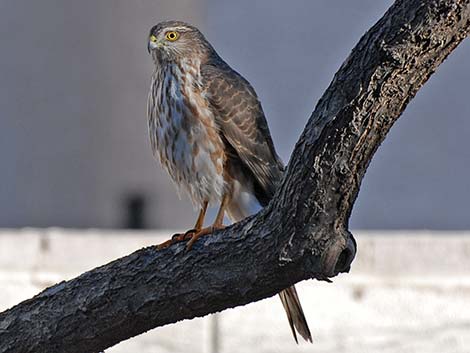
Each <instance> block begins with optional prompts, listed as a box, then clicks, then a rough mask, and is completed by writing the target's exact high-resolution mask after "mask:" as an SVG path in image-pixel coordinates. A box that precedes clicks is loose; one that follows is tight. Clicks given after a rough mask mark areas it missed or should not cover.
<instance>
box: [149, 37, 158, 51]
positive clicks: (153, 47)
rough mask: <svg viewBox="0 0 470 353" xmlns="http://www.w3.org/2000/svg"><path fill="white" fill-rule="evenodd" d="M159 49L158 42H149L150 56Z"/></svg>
mask: <svg viewBox="0 0 470 353" xmlns="http://www.w3.org/2000/svg"><path fill="white" fill-rule="evenodd" d="M157 48H158V44H157V43H156V42H152V41H150V40H149V42H148V43H147V50H148V52H149V54H150V52H151V51H152V50H154V49H157Z"/></svg>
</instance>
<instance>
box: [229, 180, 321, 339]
mask: <svg viewBox="0 0 470 353" xmlns="http://www.w3.org/2000/svg"><path fill="white" fill-rule="evenodd" d="M237 184H238V183H237ZM237 184H235V186H234V190H233V191H234V192H233V194H232V198H231V200H230V202H229V204H228V205H227V215H228V217H229V218H230V219H231V220H232V221H233V222H238V221H240V220H242V219H243V218H245V217H248V216H250V215H252V214H254V213H256V212H258V211H259V210H260V209H261V205H260V203H259V202H258V200H257V199H256V197H255V196H254V195H253V193H252V192H251V190H246V189H244V188H243V187H242V186H241V185H240V184H238V185H237ZM279 297H280V298H281V302H282V305H283V306H284V309H285V310H286V314H287V319H288V320H289V325H290V328H291V330H292V334H293V336H294V339H295V341H296V342H297V343H299V341H298V340H297V334H296V331H297V332H298V333H299V334H300V336H302V337H303V339H304V340H305V341H310V342H312V335H311V334H310V329H309V328H308V324H307V320H306V318H305V315H304V311H303V310H302V305H300V300H299V296H298V295H297V291H296V290H295V286H292V287H289V288H287V289H284V290H283V291H281V292H280V293H279Z"/></svg>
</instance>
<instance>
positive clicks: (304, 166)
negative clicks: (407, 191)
mask: <svg viewBox="0 0 470 353" xmlns="http://www.w3.org/2000/svg"><path fill="white" fill-rule="evenodd" d="M469 1H470V0H466V1H464V0H442V1H438V0H427V1H425V0H406V1H405V0H400V1H397V2H396V3H395V4H394V5H393V6H392V7H391V8H390V9H389V10H388V11H387V12H386V13H385V15H384V16H383V17H382V19H380V20H379V21H378V22H377V23H376V24H375V25H374V26H373V27H372V28H371V29H370V30H369V31H368V32H367V33H366V34H365V35H364V36H363V37H362V39H361V40H360V41H359V43H358V44H357V46H356V47H355V48H354V49H353V51H352V53H351V54H350V56H349V57H348V58H347V59H346V61H345V63H344V64H343V65H342V66H341V68H340V70H339V71H338V72H337V73H336V75H335V77H334V79H333V81H332V83H331V84H330V86H329V87H328V89H327V90H326V92H325V94H324V95H323V97H322V98H321V99H320V101H319V102H318V104H317V106H316V108H315V110H314V112H313V113H312V116H311V117H310V119H309V121H308V123H307V126H306V128H305V130H304V132H303V134H302V136H301V137H300V140H299V142H298V143H297V145H296V147H295V150H294V153H293V155H292V158H291V161H290V163H289V165H288V168H287V172H286V175H285V178H284V180H283V182H282V185H281V186H280V188H279V190H278V192H277V193H276V196H275V198H274V199H273V201H272V202H271V203H270V204H269V206H268V207H266V208H265V209H264V210H262V211H261V212H260V213H259V214H257V215H256V216H253V217H250V218H248V219H245V220H243V221H242V222H239V223H237V224H235V225H233V226H232V227H229V228H227V229H225V230H223V231H219V232H217V233H216V234H214V235H212V236H210V237H205V238H203V239H201V240H200V241H198V242H197V243H196V244H195V246H194V247H193V249H192V250H191V251H190V252H185V250H184V245H183V244H180V245H175V246H172V247H171V248H169V249H166V250H163V251H157V250H156V249H155V248H154V247H149V248H145V249H141V250H139V251H137V252H135V253H133V254H131V255H129V256H126V257H123V258H121V259H118V260H116V261H113V262H111V263H109V264H107V265H104V266H102V267H99V268H96V269H94V270H92V271H90V272H87V273H84V274H82V275H81V276H79V277H77V278H75V279H73V280H70V281H67V282H62V283H59V284H57V285H55V286H53V287H51V288H48V289H46V290H45V291H43V292H42V293H40V294H39V295H37V296H35V297H33V298H32V299H29V300H27V301H24V302H22V303H20V304H18V305H17V306H15V307H13V308H11V309H9V310H7V311H5V312H3V313H1V314H0V352H35V353H40V352H80V353H83V352H98V351H100V350H103V349H105V348H107V347H110V346H112V345H114V344H116V343H118V342H120V341H122V340H125V339H127V338H129V337H132V336H135V335H137V334H140V333H142V332H145V331H147V330H149V329H152V328H155V327H158V326H163V325H166V324H169V323H172V322H176V321H179V320H183V319H190V318H194V317H197V316H203V315H206V314H209V313H213V312H217V311H220V310H224V309H226V308H230V307H234V306H238V305H243V304H247V303H250V302H253V301H256V300H260V299H262V298H266V297H269V296H272V295H274V294H276V293H277V292H279V291H280V290H281V289H283V288H285V287H288V286H290V285H292V284H294V283H296V282H298V281H301V280H304V279H309V278H317V279H327V278H328V277H332V276H335V275H336V274H338V273H339V272H345V271H348V270H349V266H350V264H351V262H352V260H353V258H354V255H355V252H356V245H355V242H354V238H353V236H352V235H351V233H350V232H349V231H348V219H349V216H350V214H351V209H352V206H353V203H354V201H355V199H356V196H357V193H358V191H359V187H360V183H361V180H362V178H363V176H364V173H365V171H366V169H367V166H368V164H369V162H370V160H371V158H372V156H373V154H374V152H375V151H376V149H377V148H378V146H379V145H380V143H381V142H382V140H383V139H384V138H385V136H386V134H387V132H388V131H389V129H390V127H391V126H392V125H393V123H394V122H395V121H396V120H397V119H398V117H399V116H400V114H401V113H402V111H403V110H404V109H405V107H406V105H407V103H408V102H409V101H410V100H411V99H412V98H413V96H414V95H415V94H416V92H417V91H418V90H419V88H420V87H421V86H422V85H423V84H424V83H425V82H426V80H427V79H428V78H429V77H430V75H431V74H432V73H433V72H434V71H435V70H436V68H437V67H438V66H439V64H440V63H442V62H443V61H444V59H445V58H446V57H447V55H449V54H450V53H451V52H452V50H453V49H454V48H455V47H456V46H457V45H458V44H459V43H460V42H461V41H462V40H463V39H464V38H465V37H466V36H467V35H468V32H469V28H470V4H469ZM312 45H314V44H312Z"/></svg>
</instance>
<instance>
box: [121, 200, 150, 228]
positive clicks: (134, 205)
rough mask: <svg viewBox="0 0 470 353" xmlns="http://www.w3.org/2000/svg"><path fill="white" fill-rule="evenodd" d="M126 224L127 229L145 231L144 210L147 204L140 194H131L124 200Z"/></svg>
mask: <svg viewBox="0 0 470 353" xmlns="http://www.w3.org/2000/svg"><path fill="white" fill-rule="evenodd" d="M124 202H125V210H126V223H125V225H124V228H127V229H146V228H147V222H146V221H145V209H146V205H147V202H146V200H145V197H144V195H143V194H142V193H131V194H128V195H127V196H126V198H125V201H124Z"/></svg>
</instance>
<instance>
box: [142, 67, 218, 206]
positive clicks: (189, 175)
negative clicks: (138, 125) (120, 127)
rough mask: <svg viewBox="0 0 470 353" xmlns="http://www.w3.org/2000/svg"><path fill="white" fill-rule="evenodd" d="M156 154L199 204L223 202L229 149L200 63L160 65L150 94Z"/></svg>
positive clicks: (149, 114) (152, 138) (149, 107)
mask: <svg viewBox="0 0 470 353" xmlns="http://www.w3.org/2000/svg"><path fill="white" fill-rule="evenodd" d="M148 118H149V133H150V141H151V144H152V150H153V153H154V155H155V156H156V157H157V158H159V159H160V162H161V164H162V166H163V167H164V168H165V169H166V170H167V172H168V173H169V174H170V176H171V178H172V179H173V182H174V183H175V184H176V186H177V187H178V189H179V190H180V191H182V190H184V191H186V192H187V193H188V194H189V197H190V199H191V200H192V201H193V204H194V205H195V206H198V205H202V204H203V202H205V201H209V202H210V203H216V202H218V201H220V200H221V198H222V196H223V194H224V191H225V188H226V185H225V181H224V164H225V159H226V156H225V153H224V146H223V142H222V140H221V137H220V136H219V132H218V129H217V126H216V124H215V119H214V116H213V113H212V111H211V109H210V106H209V102H208V101H207V99H206V98H205V96H204V93H203V89H202V82H201V77H200V74H199V63H198V62H197V61H192V62H191V61H188V62H181V63H178V64H175V63H171V64H167V65H165V66H162V67H158V68H157V69H156V71H155V72H154V74H153V76H152V82H151V89H150V93H149V97H148Z"/></svg>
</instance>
